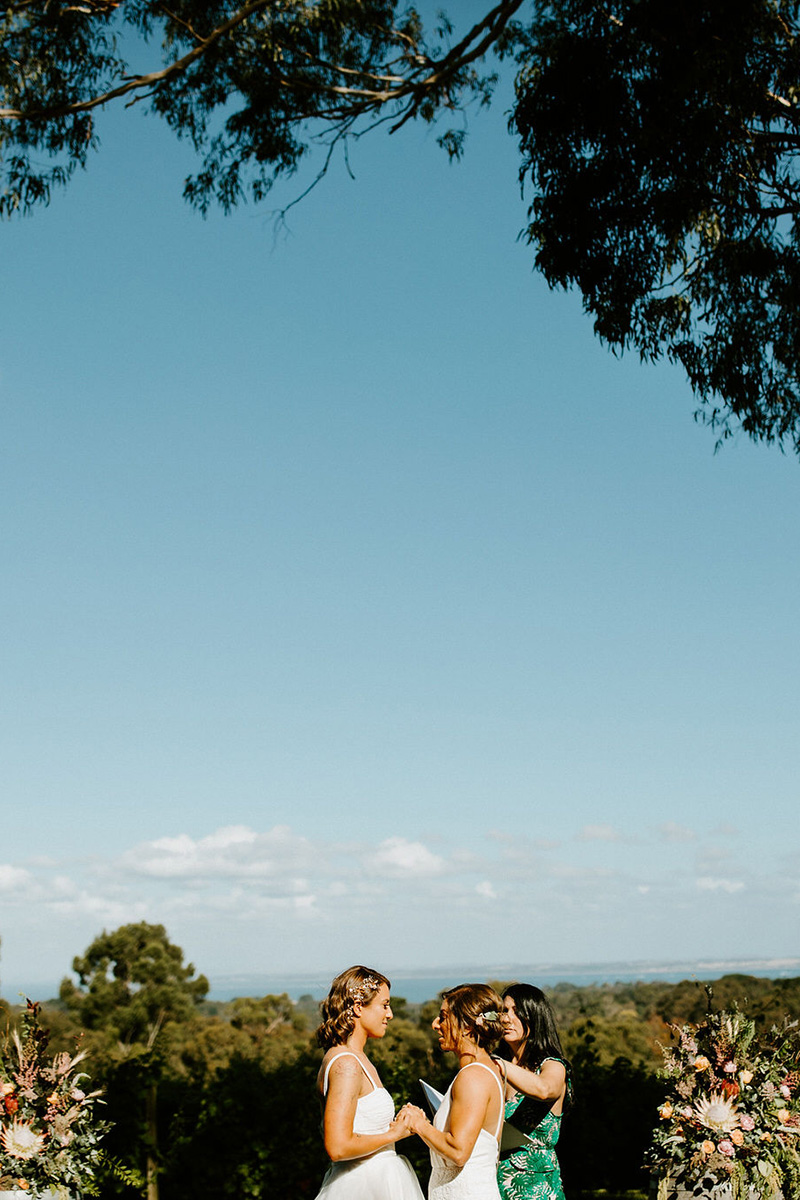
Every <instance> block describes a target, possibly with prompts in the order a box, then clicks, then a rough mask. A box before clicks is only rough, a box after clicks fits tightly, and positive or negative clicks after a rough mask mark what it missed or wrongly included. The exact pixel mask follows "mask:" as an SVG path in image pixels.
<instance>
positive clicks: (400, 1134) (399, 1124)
mask: <svg viewBox="0 0 800 1200" xmlns="http://www.w3.org/2000/svg"><path fill="white" fill-rule="evenodd" d="M389 1132H390V1133H391V1134H392V1136H393V1137H394V1140H395V1141H396V1142H399V1141H400V1140H401V1139H402V1138H407V1137H410V1136H411V1127H410V1125H409V1123H408V1121H407V1120H406V1117H405V1114H404V1112H403V1110H402V1108H401V1109H400V1112H399V1113H398V1114H397V1116H396V1117H395V1119H394V1120H393V1121H392V1123H391V1125H390V1126H389Z"/></svg>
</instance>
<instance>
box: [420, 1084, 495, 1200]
mask: <svg viewBox="0 0 800 1200" xmlns="http://www.w3.org/2000/svg"><path fill="white" fill-rule="evenodd" d="M473 1067H480V1069H481V1070H482V1071H488V1072H489V1074H490V1075H491V1077H492V1079H494V1081H495V1083H496V1084H497V1090H498V1091H499V1093H500V1116H499V1118H498V1122H497V1129H496V1130H495V1132H494V1134H491V1133H489V1131H488V1129H482V1130H481V1131H480V1133H479V1134H478V1139H477V1141H476V1142H475V1145H474V1146H473V1148H472V1153H471V1154H470V1156H469V1158H468V1159H467V1161H466V1162H465V1163H464V1166H463V1167H457V1166H456V1164H455V1163H454V1162H453V1160H452V1159H450V1158H445V1157H444V1155H442V1154H439V1153H438V1152H437V1151H436V1150H431V1167H432V1171H431V1181H430V1183H429V1184H428V1200H501V1197H500V1189H499V1188H498V1186H497V1157H498V1154H499V1150H500V1132H501V1130H502V1128H503V1086H502V1084H501V1083H500V1080H499V1079H498V1078H497V1076H496V1075H495V1073H494V1071H493V1070H492V1069H491V1067H487V1066H484V1064H483V1063H467V1065H466V1067H462V1068H461V1071H469V1070H470V1069H471V1068H473ZM461 1071H459V1072H458V1074H457V1075H456V1076H455V1078H454V1079H453V1083H455V1081H456V1079H458V1076H459V1075H460V1074H461ZM453 1083H451V1084H450V1087H449V1088H448V1089H447V1091H446V1092H445V1094H444V1099H443V1100H442V1103H441V1104H440V1105H439V1108H438V1109H437V1111H436V1116H435V1117H434V1118H433V1125H434V1128H435V1129H442V1130H444V1129H447V1123H448V1121H449V1119H450V1100H451V1097H450V1093H451V1092H452V1090H453Z"/></svg>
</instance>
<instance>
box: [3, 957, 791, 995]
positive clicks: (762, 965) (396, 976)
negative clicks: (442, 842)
mask: <svg viewBox="0 0 800 1200" xmlns="http://www.w3.org/2000/svg"><path fill="white" fill-rule="evenodd" d="M381 969H383V970H385V972H386V974H387V975H388V976H389V978H390V979H391V981H392V991H393V993H394V995H395V996H402V997H404V998H405V999H406V1000H409V1001H411V1003H413V1004H419V1003H421V1002H422V1001H424V1000H432V999H434V998H435V997H436V996H437V995H438V994H439V992H441V991H442V990H443V989H444V988H448V987H454V986H455V985H456V984H457V983H465V982H472V981H475V980H485V979H498V980H503V981H509V982H510V981H511V980H513V981H514V982H516V983H535V984H537V985H538V986H539V987H543V988H553V987H555V986H556V984H559V983H571V984H574V985H575V986H576V987H588V986H590V985H591V984H604V983H632V982H634V981H637V980H641V981H642V982H643V983H652V982H654V981H657V980H660V981H662V982H664V983H679V982H680V981H681V980H682V979H697V980H706V979H719V977H720V976H721V975H757V976H761V977H762V978H766V979H791V978H795V977H797V976H800V958H760V959H696V960H688V959H687V960H685V961H676V962H652V961H651V962H610V963H538V964H536V963H533V964H531V963H494V964H489V965H488V966H487V965H484V966H475V965H474V964H473V965H472V966H463V967H459V966H453V967H449V966H448V967H447V968H444V969H442V970H441V971H439V972H435V971H432V970H431V969H430V968H425V969H420V970H417V971H415V970H412V969H409V968H405V969H403V968H398V969H397V970H392V969H391V968H390V967H389V966H386V967H384V966H383V964H381ZM332 974H333V972H331V973H322V972H320V973H319V974H313V975H312V974H308V975H292V974H285V975H259V974H244V973H243V974H241V975H213V974H212V975H209V982H210V984H211V988H210V991H209V995H208V998H209V1000H233V999H234V998H235V997H236V996H267V995H281V994H282V993H284V992H285V993H287V994H288V995H289V996H291V998H292V999H293V1000H297V999H299V997H300V996H309V995H310V996H313V998H314V999H315V1000H321V999H323V997H324V996H325V995H326V994H327V992H328V987H329V985H330V981H331V976H332ZM58 986H59V985H58V982H56V981H52V980H40V981H38V982H36V981H32V980H27V981H26V980H22V981H19V982H18V981H15V980H7V979H3V980H2V996H3V998H4V999H5V1000H8V1001H9V1002H10V1003H11V1004H16V1003H19V998H20V996H29V997H30V998H31V999H32V1000H48V999H51V998H53V997H54V996H57V995H58Z"/></svg>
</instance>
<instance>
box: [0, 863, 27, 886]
mask: <svg viewBox="0 0 800 1200" xmlns="http://www.w3.org/2000/svg"><path fill="white" fill-rule="evenodd" d="M32 882H33V877H32V875H31V873H30V871H26V870H24V868H22V867H12V866H11V864H10V863H0V892H17V891H20V890H21V889H25V890H27V889H28V888H29V887H30V885H31V884H32Z"/></svg>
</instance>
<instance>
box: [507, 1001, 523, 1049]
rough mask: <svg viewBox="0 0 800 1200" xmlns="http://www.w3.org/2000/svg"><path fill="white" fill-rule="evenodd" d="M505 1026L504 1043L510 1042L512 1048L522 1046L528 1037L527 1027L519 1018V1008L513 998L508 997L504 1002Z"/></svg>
mask: <svg viewBox="0 0 800 1200" xmlns="http://www.w3.org/2000/svg"><path fill="white" fill-rule="evenodd" d="M503 1026H504V1029H505V1032H504V1033H503V1041H504V1042H508V1044H509V1045H510V1046H518V1045H521V1043H522V1042H524V1041H525V1039H526V1038H527V1036H528V1034H527V1031H526V1029H525V1026H524V1025H523V1024H522V1021H521V1020H520V1019H519V1017H518V1016H517V1006H516V1004H515V1003H514V1001H513V999H512V997H511V996H506V997H505V998H504V1000H503Z"/></svg>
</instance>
